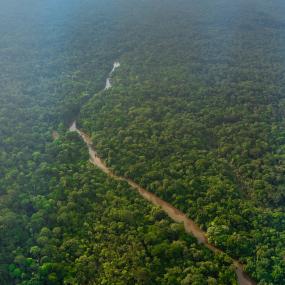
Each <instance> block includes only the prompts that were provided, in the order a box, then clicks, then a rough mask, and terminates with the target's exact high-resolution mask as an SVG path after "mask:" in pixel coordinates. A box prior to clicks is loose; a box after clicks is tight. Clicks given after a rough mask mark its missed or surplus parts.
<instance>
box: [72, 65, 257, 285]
mask: <svg viewBox="0 0 285 285" xmlns="http://www.w3.org/2000/svg"><path fill="white" fill-rule="evenodd" d="M118 67H120V63H119V62H115V63H114V65H113V69H112V71H111V72H110V74H109V77H108V78H107V80H106V86H105V89H104V90H107V89H110V88H111V87H112V84H111V76H112V74H113V72H114V71H115V70H116V69H117V68H118ZM69 130H70V131H72V132H77V133H78V134H79V135H80V137H81V138H82V140H83V141H84V142H85V144H86V146H87V147H88V151H89V157H90V162H91V163H92V164H94V165H95V166H97V167H98V168H99V169H101V170H102V171H103V172H105V173H106V174H107V175H108V176H110V177H112V178H114V179H115V180H119V181H125V182H127V183H128V184H129V185H130V186H131V187H132V188H134V189H135V190H137V192H138V193H139V194H140V195H141V196H142V197H143V198H144V199H145V200H147V201H149V202H150V203H152V204H153V205H155V206H159V207H160V208H161V209H162V210H163V211H164V212H165V213H166V214H167V215H168V216H169V217H170V218H171V219H172V220H173V221H175V222H177V223H183V224H184V228H185V231H186V232H187V233H189V234H191V235H192V236H194V237H195V238H196V239H197V240H198V242H199V243H201V244H204V245H205V246H206V247H207V248H208V249H210V250H211V251H213V252H214V253H223V251H222V250H221V249H219V248H217V247H216V246H214V245H212V244H210V243H209V242H208V239H207V234H206V232H204V231H202V230H201V229H200V227H199V226H198V225H197V224H195V222H194V221H193V220H192V219H190V218H188V217H187V216H186V214H184V213H183V212H181V211H180V210H178V209H177V208H175V207H173V206H172V205H171V204H169V203H168V202H166V201H164V200H162V199H160V198H159V197H157V196H156V195H155V194H153V193H151V192H149V191H147V190H146V189H144V188H142V187H141V186H140V185H138V184H137V183H136V182H134V181H132V180H131V179H129V178H126V177H122V176H118V175H116V174H115V173H114V172H112V171H111V170H110V169H109V168H108V167H107V165H106V164H105V162H104V161H103V160H102V159H101V158H100V157H99V156H98V154H97V152H96V149H95V148H94V146H93V143H92V139H91V138H90V137H89V136H88V135H87V134H86V133H84V132H83V131H82V130H80V129H78V128H77V126H76V121H74V122H73V123H72V124H71V126H70V128H69ZM232 261H233V265H234V267H235V271H236V274H237V279H238V284H239V285H255V284H256V282H255V281H253V280H252V279H251V278H250V277H249V276H248V275H247V274H246V273H245V272H244V269H243V265H242V264H241V263H240V262H239V261H237V260H235V259H232Z"/></svg>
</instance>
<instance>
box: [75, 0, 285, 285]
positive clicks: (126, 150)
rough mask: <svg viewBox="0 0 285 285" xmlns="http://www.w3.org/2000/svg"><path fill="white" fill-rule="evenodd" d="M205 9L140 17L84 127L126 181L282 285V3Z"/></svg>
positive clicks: (193, 6)
mask: <svg viewBox="0 0 285 285" xmlns="http://www.w3.org/2000/svg"><path fill="white" fill-rule="evenodd" d="M199 2H203V3H202V4H201V3H200V4H198V1H186V0H185V1H183V0H182V1H145V2H144V3H145V4H144V7H143V9H142V8H141V7H139V8H137V9H135V10H134V12H133V13H134V14H136V13H137V14H140V15H141V17H139V20H138V22H140V23H141V25H139V26H135V27H134V28H133V29H134V30H137V35H138V36H137V37H138V39H137V41H139V42H140V45H139V46H137V47H136V48H134V49H133V50H131V51H129V52H127V53H124V54H122V56H121V58H120V62H121V68H120V69H119V70H118V71H117V72H116V74H115V75H114V80H113V82H114V88H113V89H112V90H111V91H107V92H104V93H101V94H99V95H98V96H96V97H94V98H93V99H91V100H90V101H89V102H88V103H87V104H86V106H85V107H84V108H83V109H82V111H81V115H80V124H81V127H82V128H83V129H84V130H86V131H87V132H89V133H90V134H92V138H93V141H94V144H95V145H96V148H97V150H98V151H99V153H100V155H101V156H102V157H103V158H104V159H105V160H106V162H107V163H108V165H109V166H111V167H113V168H114V169H115V171H117V172H118V173H119V174H120V175H125V176H127V177H130V178H132V179H134V180H135V181H136V182H138V183H139V184H141V185H142V186H144V187H146V188H147V189H148V190H150V191H153V192H155V193H156V194H157V195H159V196H160V197H161V198H163V199H165V200H167V201H168V202H170V203H172V204H173V205H175V206H176V207H178V208H179V209H181V210H183V211H184V212H186V213H188V215H189V217H191V218H194V219H195V220H196V221H197V223H198V224H199V225H201V227H203V228H204V229H206V230H207V232H208V236H209V240H210V241H211V242H213V243H214V244H216V245H217V246H219V247H220V248H223V249H224V250H225V251H226V252H228V253H229V254H230V255H231V256H233V257H236V258H239V259H240V260H241V261H242V262H243V263H244V264H246V270H247V271H248V272H249V273H250V275H251V276H253V277H254V278H255V279H256V280H258V281H259V282H260V284H280V285H281V284H285V259H284V256H285V213H284V202H285V128H284V126H285V124H284V123H285V120H284V116H285V86H284V74H285V65H284V63H285V62H284V59H285V29H284V27H285V17H284V15H285V13H284V12H285V5H284V2H283V1H274V2H273V1H254V0H249V1H243V0H240V1H225V0H222V1H199ZM162 3H163V4H162ZM142 11H143V12H142Z"/></svg>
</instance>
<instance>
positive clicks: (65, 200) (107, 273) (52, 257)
mask: <svg viewBox="0 0 285 285" xmlns="http://www.w3.org/2000/svg"><path fill="white" fill-rule="evenodd" d="M61 138H62V139H59V140H56V141H54V143H51V144H49V145H48V146H47V148H46V153H45V156H44V157H37V159H38V160H40V161H41V163H40V166H39V168H38V169H33V171H32V169H30V172H31V173H32V174H31V180H32V181H33V183H34V184H35V185H41V187H40V189H41V191H37V192H36V193H33V195H29V194H28V193H21V197H20V198H21V199H19V198H17V197H11V195H10V197H9V198H14V199H15V200H17V201H18V202H17V209H18V210H17V214H19V215H23V218H24V219H23V222H24V225H23V228H22V229H21V227H20V226H19V225H18V223H19V221H18V219H19V217H17V216H16V215H17V214H16V213H12V212H10V213H5V215H4V216H3V220H2V223H3V222H4V223H3V225H4V226H6V227H8V228H9V227H12V226H13V231H12V229H10V231H8V232H7V234H10V235H11V234H12V233H13V234H14V235H15V236H17V237H18V238H20V240H21V241H20V242H19V243H18V244H17V245H18V247H15V248H14V249H13V251H12V253H13V254H12V256H13V261H12V262H11V263H10V264H9V265H8V271H9V274H10V276H11V277H12V278H13V280H14V282H16V284H25V285H28V284H29V285H30V284H122V285H125V284H169V285H170V284H171V285H172V284H197V285H198V284H229V283H230V284H235V274H234V272H233V270H232V269H231V267H230V263H231V261H230V260H229V259H228V262H226V260H227V258H226V257H223V256H213V254H212V253H210V252H209V251H208V250H207V249H205V248H204V247H203V246H198V245H197V243H196V242H195V240H194V238H191V237H189V235H186V234H185V233H184V229H183V227H182V226H181V225H178V224H171V223H170V221H169V219H167V218H166V217H165V216H164V214H163V212H161V210H159V209H158V208H154V207H152V206H150V205H149V204H148V203H147V202H144V201H142V199H141V198H140V197H139V196H138V195H137V194H136V192H135V191H133V190H132V189H129V187H128V185H126V184H118V183H116V182H114V181H113V180H109V179H108V178H107V177H106V176H105V174H103V173H102V172H101V171H100V170H97V169H95V168H94V166H92V165H91V164H89V163H88V162H86V161H87V160H88V156H87V153H86V148H85V147H84V146H83V143H82V142H81V139H80V138H79V137H78V136H77V134H74V133H68V134H66V135H63V134H62V137H61ZM31 163H32V162H31ZM30 187H32V185H30ZM6 199H7V197H6ZM6 203H8V201H6ZM10 203H11V202H10ZM6 206H8V207H11V206H13V207H15V206H16V205H15V204H12V205H9V204H8V205H6ZM24 233H26V235H25V236H24ZM1 238H2V242H4V244H5V245H6V244H7V247H8V246H9V245H10V246H11V240H10V239H11V236H10V238H9V237H8V236H6V237H5V236H4V235H3V233H2V235H1ZM13 246H14V245H13ZM6 258H7V256H6ZM6 280H7V281H4V280H3V279H2V280H1V284H3V282H4V284H5V282H6V284H11V283H10V282H12V281H8V280H9V279H6Z"/></svg>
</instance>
